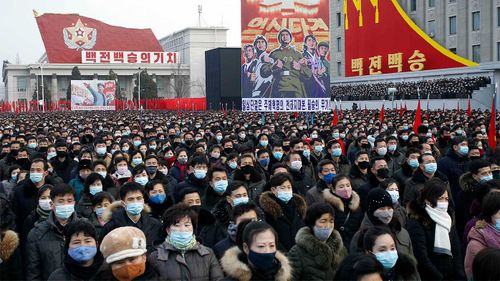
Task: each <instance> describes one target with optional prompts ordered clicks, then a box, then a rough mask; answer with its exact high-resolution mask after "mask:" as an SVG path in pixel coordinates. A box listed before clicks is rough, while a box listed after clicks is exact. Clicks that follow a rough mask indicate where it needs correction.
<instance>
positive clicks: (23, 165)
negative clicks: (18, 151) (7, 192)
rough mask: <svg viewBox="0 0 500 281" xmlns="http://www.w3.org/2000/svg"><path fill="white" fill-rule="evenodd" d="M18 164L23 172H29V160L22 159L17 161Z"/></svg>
mask: <svg viewBox="0 0 500 281" xmlns="http://www.w3.org/2000/svg"><path fill="white" fill-rule="evenodd" d="M16 164H17V165H19V166H21V170H29V169H30V164H31V163H30V160H29V159H28V158H21V159H17V160H16Z"/></svg>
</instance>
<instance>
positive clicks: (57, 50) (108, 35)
mask: <svg viewBox="0 0 500 281" xmlns="http://www.w3.org/2000/svg"><path fill="white" fill-rule="evenodd" d="M36 22H37V24H38V29H39V30H40V35H41V36H42V41H43V44H44V45H45V50H46V52H47V58H48V61H49V62H50V63H81V62H82V53H81V49H92V50H98V51H142V52H163V49H162V47H161V45H160V44H159V43H158V40H157V39H156V36H155V35H154V33H153V31H152V30H151V29H135V28H125V27H119V26H113V25H109V24H106V23H103V22H101V21H98V20H95V19H92V18H87V17H84V16H80V15H78V14H52V13H47V14H43V15H40V16H37V17H36ZM125 34H126V35H125ZM124 35H125V36H124ZM125 37H126V38H125ZM132 38H133V40H132ZM137 59H138V60H140V58H137Z"/></svg>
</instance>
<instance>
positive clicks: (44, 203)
mask: <svg viewBox="0 0 500 281" xmlns="http://www.w3.org/2000/svg"><path fill="white" fill-rule="evenodd" d="M38 205H39V206H40V208H41V209H42V210H44V211H50V210H52V200H50V199H40V200H38Z"/></svg>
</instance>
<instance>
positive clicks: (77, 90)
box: [71, 80, 116, 110]
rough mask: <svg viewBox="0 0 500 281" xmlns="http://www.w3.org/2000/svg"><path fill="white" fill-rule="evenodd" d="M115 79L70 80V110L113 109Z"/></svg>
mask: <svg viewBox="0 0 500 281" xmlns="http://www.w3.org/2000/svg"><path fill="white" fill-rule="evenodd" d="M115 92H116V83H115V81H107V80H71V110H115Z"/></svg>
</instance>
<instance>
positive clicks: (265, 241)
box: [221, 220, 293, 281]
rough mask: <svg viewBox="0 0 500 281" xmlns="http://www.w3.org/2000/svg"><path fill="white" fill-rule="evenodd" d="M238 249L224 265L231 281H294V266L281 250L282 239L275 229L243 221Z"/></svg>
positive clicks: (223, 258)
mask: <svg viewBox="0 0 500 281" xmlns="http://www.w3.org/2000/svg"><path fill="white" fill-rule="evenodd" d="M236 241H237V246H234V247H232V248H230V249H229V250H227V251H226V253H225V254H224V256H223V257H222V259H221V265H222V268H223V269H224V273H225V274H226V276H227V280H228V281H244V280H263V281H272V280H291V279H292V271H293V270H292V266H291V264H290V262H289V260H288V258H287V257H286V256H285V255H284V254H283V253H282V252H281V251H279V250H278V243H279V238H278V234H277V233H276V231H275V230H274V229H273V227H272V226H270V225H269V224H267V223H265V222H261V221H250V220H247V221H243V222H241V223H240V225H239V226H238V234H237V238H236Z"/></svg>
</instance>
